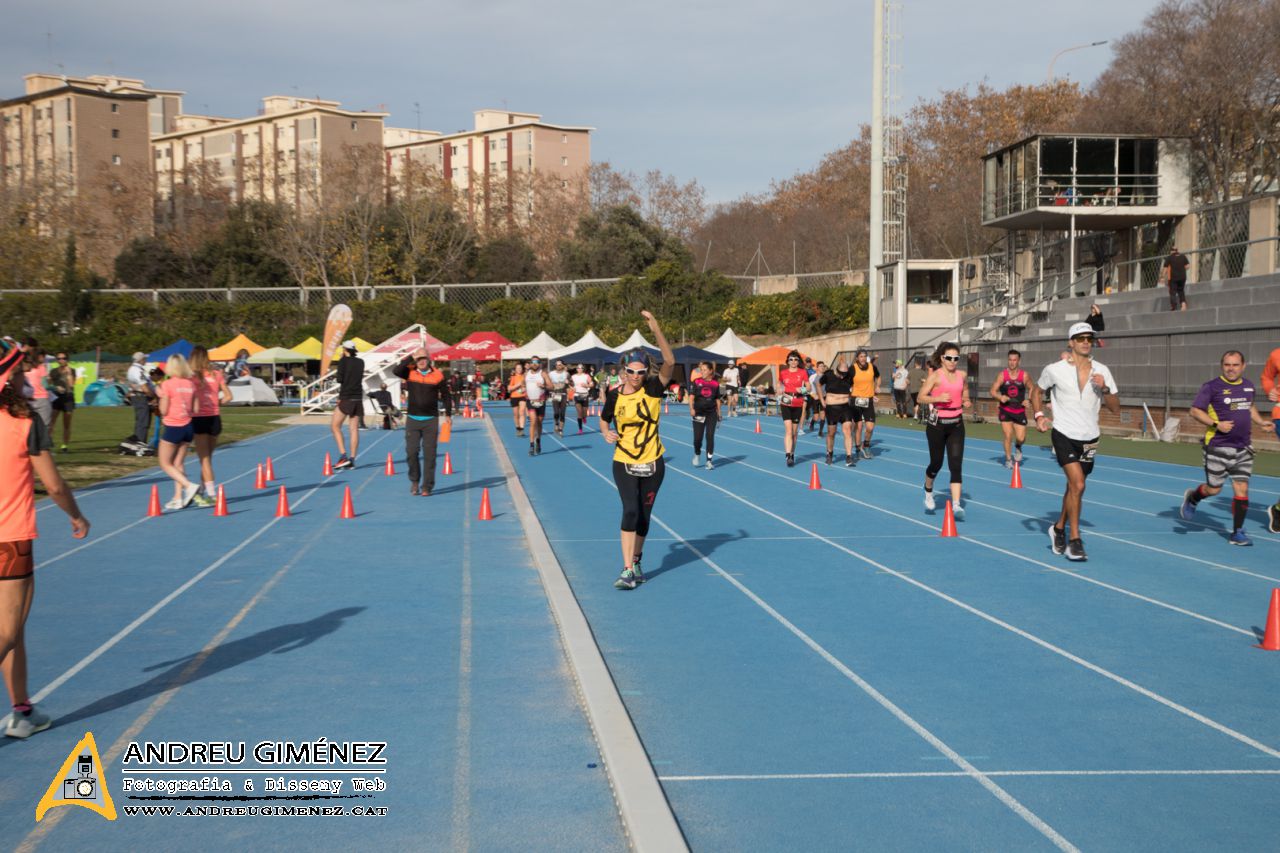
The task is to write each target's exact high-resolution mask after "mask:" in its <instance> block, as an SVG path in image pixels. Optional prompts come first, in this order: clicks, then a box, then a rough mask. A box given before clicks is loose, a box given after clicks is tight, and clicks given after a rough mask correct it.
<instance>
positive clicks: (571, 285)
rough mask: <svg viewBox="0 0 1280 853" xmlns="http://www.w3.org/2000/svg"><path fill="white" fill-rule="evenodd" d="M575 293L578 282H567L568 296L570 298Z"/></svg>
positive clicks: (576, 293) (576, 292)
mask: <svg viewBox="0 0 1280 853" xmlns="http://www.w3.org/2000/svg"><path fill="white" fill-rule="evenodd" d="M577 295H578V282H577V281H571V282H569V298H570V299H572V298H573V297H575V296H577Z"/></svg>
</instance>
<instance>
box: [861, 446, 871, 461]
mask: <svg viewBox="0 0 1280 853" xmlns="http://www.w3.org/2000/svg"><path fill="white" fill-rule="evenodd" d="M862 458H863V459H870V458H871V445H869V444H864V445H862Z"/></svg>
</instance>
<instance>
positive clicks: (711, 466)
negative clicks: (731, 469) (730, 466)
mask: <svg viewBox="0 0 1280 853" xmlns="http://www.w3.org/2000/svg"><path fill="white" fill-rule="evenodd" d="M714 467H715V464H714V463H713V462H712V461H711V457H710V456H708V457H707V470H708V471H710V470H711V469H712V468H714Z"/></svg>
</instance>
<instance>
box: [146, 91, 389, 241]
mask: <svg viewBox="0 0 1280 853" xmlns="http://www.w3.org/2000/svg"><path fill="white" fill-rule="evenodd" d="M385 117H386V113H376V112H365V111H360V112H356V111H352V110H346V109H343V108H342V106H341V104H340V103H339V102H337V101H325V100H320V99H318V98H297V97H286V96H283V95H272V96H269V97H266V98H263V99H262V108H261V109H260V110H259V111H258V115H256V116H253V117H250V118H242V119H230V118H221V117H217V116H202V115H179V116H177V119H176V127H175V129H174V130H173V131H172V132H169V133H164V134H160V135H159V136H155V137H153V138H152V140H151V148H152V156H153V158H154V168H155V188H156V195H157V199H158V205H157V221H158V222H159V223H160V224H164V223H165V222H167V221H168V220H169V219H170V218H171V217H172V216H173V215H174V214H175V212H176V205H177V204H178V199H179V197H180V196H182V194H183V193H182V191H183V189H184V188H189V189H190V190H191V192H193V193H195V194H197V195H199V194H206V193H207V192H208V190H209V189H210V187H213V188H220V189H221V191H222V193H223V194H224V196H225V198H226V200H227V201H229V202H233V203H234V202H240V201H246V200H258V201H267V202H282V203H285V204H290V205H295V206H301V207H306V206H307V205H309V204H314V203H316V202H317V201H318V200H319V196H320V193H321V192H322V189H323V185H324V180H325V177H326V174H327V173H329V172H331V170H332V169H333V168H335V163H336V161H337V160H338V159H339V158H340V157H342V156H343V155H344V152H346V151H350V150H358V149H361V148H365V149H367V150H368V151H369V152H373V153H372V154H371V155H370V157H369V158H368V159H370V160H374V159H378V158H377V157H376V152H377V151H379V150H380V149H381V147H382V137H383V127H382V122H383V119H384V118H385ZM376 168H377V169H378V170H379V175H378V180H379V181H380V180H381V177H382V176H381V173H380V172H381V163H380V162H378V163H377V165H376Z"/></svg>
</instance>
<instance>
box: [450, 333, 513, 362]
mask: <svg viewBox="0 0 1280 853" xmlns="http://www.w3.org/2000/svg"><path fill="white" fill-rule="evenodd" d="M515 348H516V345H515V344H513V343H511V341H509V340H507V339H506V338H504V337H503V336H502V335H500V334H498V333H497V332H472V333H471V334H469V335H467V336H466V337H465V338H463V339H462V340H460V341H458V343H456V344H454V345H453V346H451V347H447V348H445V349H442V350H440V351H439V352H435V353H432V354H431V357H432V358H434V359H436V360H437V361H453V360H454V359H462V358H469V359H472V360H473V361H499V360H501V358H502V354H503V353H504V352H506V351H507V350H509V349H515Z"/></svg>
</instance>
